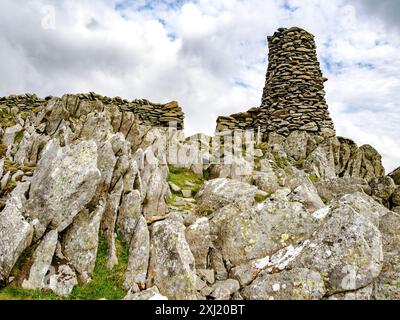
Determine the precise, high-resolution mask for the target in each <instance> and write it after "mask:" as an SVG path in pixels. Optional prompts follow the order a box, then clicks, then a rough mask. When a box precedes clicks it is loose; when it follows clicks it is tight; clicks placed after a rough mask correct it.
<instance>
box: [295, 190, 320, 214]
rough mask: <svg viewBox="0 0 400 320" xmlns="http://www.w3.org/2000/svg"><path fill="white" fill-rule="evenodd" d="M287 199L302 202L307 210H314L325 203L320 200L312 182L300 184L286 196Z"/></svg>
mask: <svg viewBox="0 0 400 320" xmlns="http://www.w3.org/2000/svg"><path fill="white" fill-rule="evenodd" d="M288 199H289V200H291V201H297V202H300V203H302V204H303V206H304V208H306V209H307V210H308V211H309V212H315V211H317V210H319V209H322V208H324V207H325V204H324V203H323V202H322V200H321V198H320V197H319V195H318V192H317V189H316V188H315V187H314V185H313V184H302V185H300V186H298V187H297V188H296V189H294V190H293V191H292V193H291V194H290V195H289V196H288Z"/></svg>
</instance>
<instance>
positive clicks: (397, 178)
mask: <svg viewBox="0 0 400 320" xmlns="http://www.w3.org/2000/svg"><path fill="white" fill-rule="evenodd" d="M388 176H389V177H391V178H392V179H393V181H394V183H395V184H396V185H398V186H400V167H399V168H397V169H396V170H394V171H393V172H391V173H389V174H388Z"/></svg>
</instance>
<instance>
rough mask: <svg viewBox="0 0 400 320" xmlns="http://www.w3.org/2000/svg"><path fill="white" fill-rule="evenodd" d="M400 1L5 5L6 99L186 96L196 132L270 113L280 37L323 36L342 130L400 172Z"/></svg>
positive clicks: (0, 55)
mask: <svg viewBox="0 0 400 320" xmlns="http://www.w3.org/2000/svg"><path fill="white" fill-rule="evenodd" d="M399 15H400V1H398V0H329V1H326V0H218V1H216V0H81V1H72V0H57V1H56V0H1V1H0V43H1V50H0V74H1V81H0V96H3V95H9V94H15V93H16V94H18V93H24V92H35V93H37V94H38V95H40V96H46V95H62V94H64V93H77V92H89V91H95V92H98V93H101V94H104V95H109V96H117V95H118V96H122V97H125V98H129V99H134V98H147V99H149V100H152V101H154V102H168V101H171V100H177V101H179V103H180V105H181V106H182V107H183V109H184V111H185V113H186V117H187V121H186V127H187V129H186V133H187V134H188V135H190V134H193V133H196V132H200V131H201V132H205V133H208V134H212V133H213V131H214V128H215V120H216V117H217V116H218V115H229V114H231V113H235V112H240V111H245V110H247V109H249V108H250V107H253V106H259V105H260V101H261V94H262V88H263V86H264V81H265V72H266V68H267V63H268V61H267V44H266V38H267V36H268V35H271V34H273V32H274V31H275V30H276V29H277V28H279V27H291V26H299V27H303V28H305V29H307V30H308V31H310V32H312V33H313V34H315V36H316V41H317V45H318V55H319V59H320V61H321V64H322V66H323V72H324V74H325V75H326V76H327V77H328V78H329V79H330V81H329V82H327V85H326V91H327V100H328V103H329V106H330V111H331V114H332V117H333V119H334V122H335V124H336V129H337V132H338V134H339V135H342V136H345V137H348V138H351V139H353V140H355V141H356V142H357V143H359V144H365V143H369V144H371V145H373V146H374V147H375V148H376V149H378V151H379V152H381V154H382V155H383V158H384V164H385V166H386V168H387V171H391V170H392V169H394V168H395V167H398V166H399V165H400V125H399V124H400V112H399V111H400V110H399V108H400V54H399V52H400V22H399V21H400V19H399Z"/></svg>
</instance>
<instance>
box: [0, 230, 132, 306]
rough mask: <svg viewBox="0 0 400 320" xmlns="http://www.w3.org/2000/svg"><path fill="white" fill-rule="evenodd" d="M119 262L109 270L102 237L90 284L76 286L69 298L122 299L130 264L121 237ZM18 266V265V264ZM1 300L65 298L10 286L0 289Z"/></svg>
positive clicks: (106, 248) (118, 240)
mask: <svg viewBox="0 0 400 320" xmlns="http://www.w3.org/2000/svg"><path fill="white" fill-rule="evenodd" d="M116 247H117V255H118V264H117V265H116V266H115V267H114V268H113V270H109V269H108V268H107V266H106V265H107V251H108V244H107V242H106V240H105V239H102V238H100V240H99V248H98V251H97V260H96V266H95V269H94V272H93V275H92V281H91V282H89V283H88V284H84V285H81V286H76V287H75V288H74V290H73V291H72V293H71V295H70V297H69V298H68V299H69V300H98V299H102V298H105V299H107V300H120V299H122V298H123V297H124V296H125V295H126V291H125V289H124V287H123V283H124V274H125V270H126V268H127V265H128V257H129V256H128V253H129V252H128V251H129V249H128V247H127V246H126V245H124V244H123V243H122V241H121V240H120V239H117V240H116ZM16 268H18V266H16ZM0 300H65V299H64V298H61V297H58V296H57V295H55V294H54V293H52V292H47V291H43V290H25V289H20V288H14V287H12V286H9V287H7V288H5V289H3V290H0Z"/></svg>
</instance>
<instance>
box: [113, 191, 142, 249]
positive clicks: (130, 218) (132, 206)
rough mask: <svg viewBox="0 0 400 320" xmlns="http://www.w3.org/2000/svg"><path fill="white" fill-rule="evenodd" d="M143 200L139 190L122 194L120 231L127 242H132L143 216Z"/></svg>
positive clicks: (119, 219)
mask: <svg viewBox="0 0 400 320" xmlns="http://www.w3.org/2000/svg"><path fill="white" fill-rule="evenodd" d="M141 211H142V200H141V195H140V192H139V190H133V191H132V192H129V193H125V194H123V195H122V199H121V204H120V206H119V211H118V219H117V225H118V231H119V232H120V234H121V237H122V239H123V240H124V241H125V243H128V244H129V243H130V242H131V239H132V236H133V235H134V229H135V227H136V224H137V221H138V219H139V218H140V217H141Z"/></svg>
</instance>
